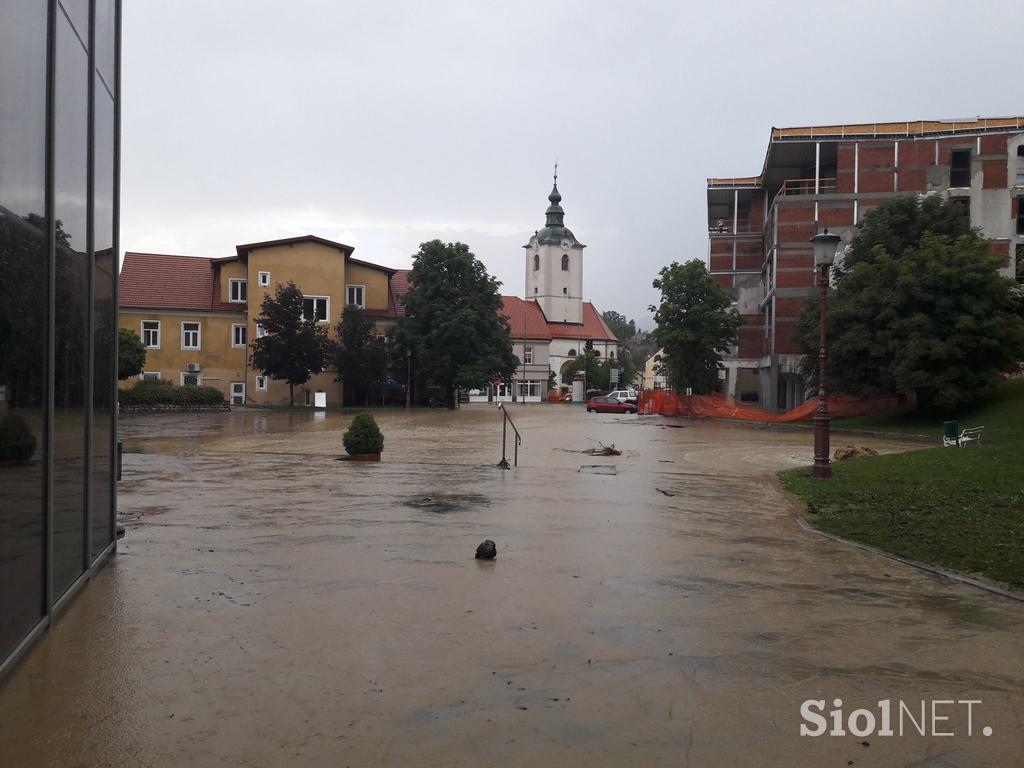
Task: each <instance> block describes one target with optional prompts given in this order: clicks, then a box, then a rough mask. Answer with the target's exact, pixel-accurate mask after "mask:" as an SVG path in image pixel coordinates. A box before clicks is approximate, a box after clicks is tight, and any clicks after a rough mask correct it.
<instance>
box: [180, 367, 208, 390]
mask: <svg viewBox="0 0 1024 768" xmlns="http://www.w3.org/2000/svg"><path fill="white" fill-rule="evenodd" d="M189 376H195V377H196V386H197V387H201V386H203V373H202V371H182V372H181V386H183V387H184V386H185V379H187V378H188V377H189Z"/></svg>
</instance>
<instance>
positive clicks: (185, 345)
mask: <svg viewBox="0 0 1024 768" xmlns="http://www.w3.org/2000/svg"><path fill="white" fill-rule="evenodd" d="M200 341H201V339H200V334H199V323H182V324H181V348H182V349H200V348H201V347H200Z"/></svg>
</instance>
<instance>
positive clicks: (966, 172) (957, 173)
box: [949, 149, 971, 187]
mask: <svg viewBox="0 0 1024 768" xmlns="http://www.w3.org/2000/svg"><path fill="white" fill-rule="evenodd" d="M949 186H951V187H969V186H971V150H970V149H954V150H953V151H952V156H951V159H950V163H949Z"/></svg>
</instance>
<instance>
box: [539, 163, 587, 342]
mask: <svg viewBox="0 0 1024 768" xmlns="http://www.w3.org/2000/svg"><path fill="white" fill-rule="evenodd" d="M548 202H549V203H551V204H550V205H549V206H548V209H547V211H545V216H546V222H545V224H544V228H543V229H539V230H537V231H536V232H535V233H534V234H533V237H531V238H530V242H529V243H528V244H526V245H524V246H523V248H524V249H525V250H526V295H525V296H524V298H525V299H526V300H527V301H530V300H531V299H532V300H535V301H536V302H537V303H538V304H539V305H540V308H541V310H542V311H543V312H544V317H545V318H547V321H548V322H549V323H570V324H575V325H581V324H582V323H583V249H584V248H586V246H585V245H583V243H581V242H579V241H578V240H577V239H576V237H575V235H573V233H572V232H571V231H570V230H569V229H568V228H567V227H566V226H565V211H563V210H562V206H561V202H562V195H561V194H560V193H559V192H558V165H557V164H556V165H555V181H554V185H553V186H552V188H551V194H550V195H548Z"/></svg>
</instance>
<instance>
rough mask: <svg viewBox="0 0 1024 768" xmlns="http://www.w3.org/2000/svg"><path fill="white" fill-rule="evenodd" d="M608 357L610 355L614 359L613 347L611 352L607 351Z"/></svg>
mask: <svg viewBox="0 0 1024 768" xmlns="http://www.w3.org/2000/svg"><path fill="white" fill-rule="evenodd" d="M608 357H610V358H611V359H612V360H614V359H615V350H614V349H613V350H612V351H611V352H609V353H608Z"/></svg>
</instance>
